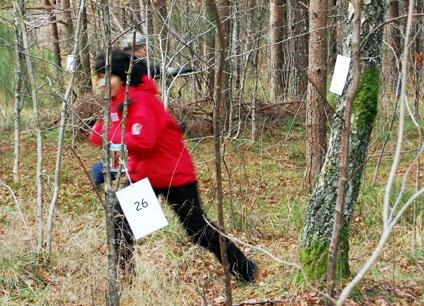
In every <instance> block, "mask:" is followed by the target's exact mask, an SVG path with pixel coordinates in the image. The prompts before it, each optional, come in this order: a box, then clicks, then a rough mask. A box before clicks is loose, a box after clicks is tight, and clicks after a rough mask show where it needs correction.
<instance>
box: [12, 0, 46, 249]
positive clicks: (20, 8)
mask: <svg viewBox="0 0 424 306" xmlns="http://www.w3.org/2000/svg"><path fill="white" fill-rule="evenodd" d="M16 6H17V7H16V11H17V12H18V14H19V15H18V16H19V17H18V18H19V26H20V30H21V34H22V44H23V49H24V54H25V61H26V66H27V71H28V77H29V82H30V86H31V99H32V109H33V112H34V126H35V132H36V134H37V172H36V177H37V223H38V233H37V250H38V251H41V250H42V248H43V244H44V223H43V213H44V211H43V157H44V151H43V135H42V130H41V122H40V108H39V103H38V94H37V82H36V81H35V71H34V69H33V65H32V61H31V50H30V48H29V37H28V32H27V31H28V30H27V27H26V23H25V17H24V16H25V1H24V0H17V1H16Z"/></svg>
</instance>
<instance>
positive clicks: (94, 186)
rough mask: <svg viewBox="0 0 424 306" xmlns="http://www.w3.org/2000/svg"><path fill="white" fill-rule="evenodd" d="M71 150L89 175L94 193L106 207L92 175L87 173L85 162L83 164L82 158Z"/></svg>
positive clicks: (87, 173)
mask: <svg viewBox="0 0 424 306" xmlns="http://www.w3.org/2000/svg"><path fill="white" fill-rule="evenodd" d="M69 149H71V151H72V153H73V154H74V155H75V157H76V158H77V159H78V162H79V163H80V165H81V168H82V169H83V170H84V173H85V174H86V175H87V177H88V180H89V181H90V183H91V185H93V189H94V191H95V192H96V195H97V197H98V198H99V200H100V202H101V203H102V204H103V206H104V203H103V200H102V197H101V196H100V193H99V191H98V190H97V187H96V184H94V182H93V179H92V178H91V175H90V173H89V172H88V171H87V168H85V166H84V163H83V162H82V160H81V157H79V155H78V154H77V152H75V150H74V148H72V147H69Z"/></svg>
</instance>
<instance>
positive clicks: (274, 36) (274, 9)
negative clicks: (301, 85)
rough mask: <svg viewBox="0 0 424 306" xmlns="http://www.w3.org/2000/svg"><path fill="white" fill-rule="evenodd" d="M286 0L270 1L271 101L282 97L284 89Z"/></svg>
mask: <svg viewBox="0 0 424 306" xmlns="http://www.w3.org/2000/svg"><path fill="white" fill-rule="evenodd" d="M283 5H284V1H283V0H271V1H270V3H269V11H270V16H269V32H270V37H271V61H270V66H271V69H270V70H271V97H270V99H271V102H275V101H276V100H278V99H280V98H281V96H282V94H283V90H284V83H285V81H284V80H283V66H284V52H283V49H282V43H281V41H282V40H283V38H284V35H283V30H284V29H283V26H284V21H285V20H284V11H283V10H284V9H283Z"/></svg>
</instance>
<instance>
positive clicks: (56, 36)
mask: <svg viewBox="0 0 424 306" xmlns="http://www.w3.org/2000/svg"><path fill="white" fill-rule="evenodd" d="M54 3H55V4H56V1H54ZM43 4H44V6H45V7H46V10H47V12H48V13H49V21H50V24H51V29H52V36H53V42H52V43H53V53H54V59H55V63H56V66H57V67H56V74H57V78H58V83H59V84H60V85H61V86H60V87H63V80H62V59H61V56H60V45H59V31H58V29H57V19H56V14H55V13H54V7H53V5H52V4H51V2H50V1H49V0H43Z"/></svg>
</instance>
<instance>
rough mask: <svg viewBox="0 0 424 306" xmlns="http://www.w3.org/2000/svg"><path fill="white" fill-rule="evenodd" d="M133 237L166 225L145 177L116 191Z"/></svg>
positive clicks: (140, 236)
mask: <svg viewBox="0 0 424 306" xmlns="http://www.w3.org/2000/svg"><path fill="white" fill-rule="evenodd" d="M116 196H117V198H118V201H119V204H121V207H122V210H123V211H124V214H125V217H126V218H127V220H128V223H129V224H130V227H131V230H132V232H133V234H134V236H135V239H140V238H142V237H145V236H147V235H148V234H150V233H153V232H154V231H157V230H159V229H161V228H163V227H165V226H167V225H168V221H167V220H166V218H165V215H164V214H163V211H162V208H161V206H160V204H159V202H158V199H157V198H156V195H155V192H154V191H153V188H152V186H151V185H150V182H149V179H147V178H145V179H142V180H141V181H138V182H136V183H134V184H132V185H130V186H128V187H125V188H124V189H121V190H119V191H118V192H116Z"/></svg>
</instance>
